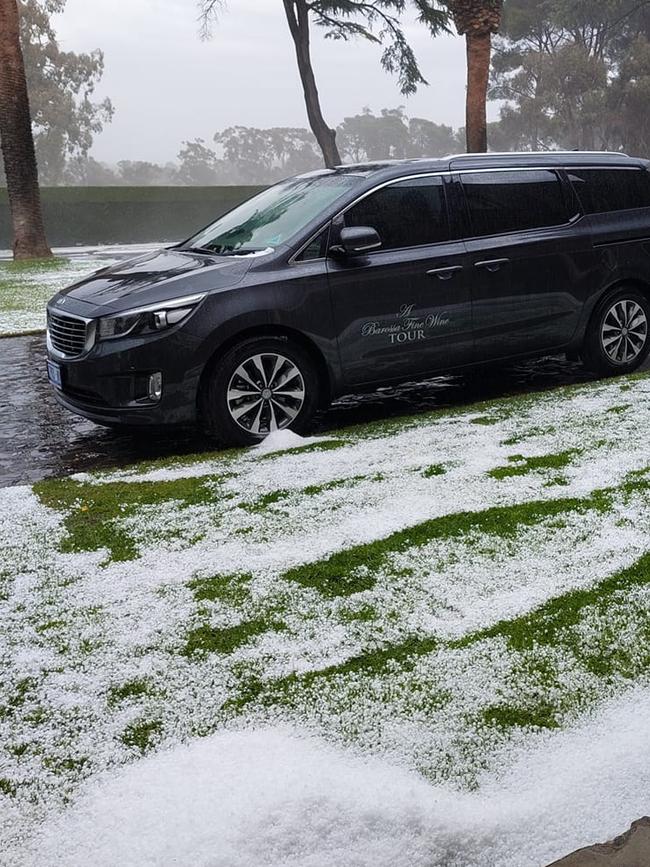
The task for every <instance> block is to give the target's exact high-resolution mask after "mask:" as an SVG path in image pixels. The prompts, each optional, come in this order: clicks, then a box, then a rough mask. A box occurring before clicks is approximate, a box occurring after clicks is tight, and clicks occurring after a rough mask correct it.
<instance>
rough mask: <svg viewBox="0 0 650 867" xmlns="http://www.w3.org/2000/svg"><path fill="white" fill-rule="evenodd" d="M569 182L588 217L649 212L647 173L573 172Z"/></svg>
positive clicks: (649, 181) (608, 170) (648, 178)
mask: <svg viewBox="0 0 650 867" xmlns="http://www.w3.org/2000/svg"><path fill="white" fill-rule="evenodd" d="M569 178H570V179H571V183H572V184H573V187H574V189H575V190H576V192H577V194H578V197H579V199H580V201H581V203H582V207H583V208H584V211H585V213H586V214H604V213H608V212H610V211H627V210H630V209H632V208H650V172H649V171H646V170H645V169H641V168H633V169H632V168H630V169H626V168H620V169H571V170H570V171H569Z"/></svg>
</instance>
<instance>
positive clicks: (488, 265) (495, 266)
mask: <svg viewBox="0 0 650 867" xmlns="http://www.w3.org/2000/svg"><path fill="white" fill-rule="evenodd" d="M509 264H510V259H486V260H485V261H484V262H476V263H475V264H474V267H475V268H485V269H486V271H500V270H501V268H503V266H504V265H509Z"/></svg>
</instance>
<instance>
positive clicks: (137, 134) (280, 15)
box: [56, 0, 495, 162]
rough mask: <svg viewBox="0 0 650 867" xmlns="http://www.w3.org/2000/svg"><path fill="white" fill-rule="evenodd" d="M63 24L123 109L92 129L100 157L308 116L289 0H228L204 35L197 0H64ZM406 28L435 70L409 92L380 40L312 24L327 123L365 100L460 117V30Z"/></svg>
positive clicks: (68, 42)
mask: <svg viewBox="0 0 650 867" xmlns="http://www.w3.org/2000/svg"><path fill="white" fill-rule="evenodd" d="M56 26H57V31H58V33H59V37H60V42H61V45H62V47H63V48H65V49H66V50H73V51H89V50H91V49H93V48H101V49H102V50H103V51H104V55H105V62H106V71H105V74H104V78H103V80H102V83H101V85H100V87H99V89H98V92H97V95H98V96H102V97H103V96H105V95H107V96H110V98H111V99H112V100H113V103H114V105H115V117H114V119H113V122H112V123H111V124H110V125H109V126H107V128H106V130H105V131H104V132H103V133H102V135H101V136H98V137H97V138H96V140H95V145H94V148H93V155H94V156H95V157H96V158H97V159H100V160H106V161H109V162H112V161H116V160H118V159H142V160H152V161H156V162H165V161H167V160H173V159H174V158H175V156H176V154H177V153H178V151H179V149H180V144H181V142H182V141H183V140H186V139H193V138H196V137H201V138H204V139H206V140H207V141H211V139H212V136H213V135H214V133H215V132H216V130H218V129H223V128H225V127H227V126H230V125H232V124H243V125H246V126H259V127H264V126H307V120H306V117H305V109H304V104H303V101H302V91H301V88H300V82H299V78H298V72H297V69H296V61H295V57H294V54H293V44H292V42H291V38H290V36H289V32H288V29H287V24H286V19H285V18H284V12H283V9H282V3H281V0H228V3H227V6H226V8H225V11H224V12H223V13H222V15H221V16H220V20H219V22H218V23H217V24H216V26H215V27H214V32H213V36H212V39H211V40H210V41H208V42H201V40H200V39H199V35H198V30H199V26H198V22H197V7H196V3H195V2H194V0H68V2H67V6H66V10H65V12H64V13H63V14H62V15H61V16H60V17H59V18H58V19H57V22H56ZM407 31H408V35H409V38H410V41H411V44H412V45H413V46H414V48H415V50H416V52H417V55H418V59H419V61H420V64H421V68H422V71H423V73H424V77H425V78H426V79H427V80H428V81H429V87H422V88H421V89H420V90H419V91H418V93H417V94H416V95H415V96H412V97H410V98H409V99H408V100H407V99H405V98H404V97H403V96H402V95H401V94H400V92H399V89H398V87H397V85H396V84H395V80H394V79H393V78H391V77H390V76H389V75H387V74H386V73H385V72H384V71H383V70H382V69H381V67H380V65H379V57H380V53H381V49H379V48H378V47H377V46H373V45H370V44H368V43H362V42H355V43H347V44H346V43H344V42H336V41H333V40H329V39H327V40H326V39H324V38H323V36H322V35H321V33H320V32H319V28H314V40H313V42H314V44H313V55H314V64H315V67H316V75H317V80H318V82H319V87H320V91H321V97H322V101H323V107H324V111H325V114H326V117H327V120H328V122H329V123H330V124H332V125H335V124H337V123H339V122H340V121H341V120H342V119H343V118H344V117H345V116H347V115H350V114H356V113H357V112H359V111H361V109H362V108H363V107H364V106H370V107H371V108H372V109H374V110H375V111H379V109H381V108H386V107H388V108H393V107H395V106H397V105H405V106H406V109H407V113H408V114H409V115H411V116H418V117H427V118H430V119H431V120H435V121H436V122H438V123H446V124H449V125H451V126H454V127H457V126H461V125H463V123H464V120H463V116H464V94H465V47H464V41H463V40H462V39H460V38H458V37H451V36H448V37H440V38H438V39H435V40H433V39H432V38H431V37H430V36H429V35H428V33H427V31H426V29H425V28H424V27H422V26H421V25H418V24H416V23H415V21H413V20H409V21H408V23H407ZM491 114H492V116H495V109H494V108H493V109H492V112H491Z"/></svg>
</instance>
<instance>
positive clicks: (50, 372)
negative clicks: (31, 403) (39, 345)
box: [47, 361, 63, 388]
mask: <svg viewBox="0 0 650 867" xmlns="http://www.w3.org/2000/svg"><path fill="white" fill-rule="evenodd" d="M47 376H48V379H49V380H50V382H51V383H52V385H55V386H56V387H57V388H62V386H63V382H62V380H61V367H60V365H58V364H56V363H55V362H54V361H48V362H47Z"/></svg>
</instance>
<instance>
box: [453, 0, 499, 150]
mask: <svg viewBox="0 0 650 867" xmlns="http://www.w3.org/2000/svg"><path fill="white" fill-rule="evenodd" d="M446 5H447V7H448V9H449V11H450V12H451V15H452V18H453V19H454V24H455V25H456V30H458V33H459V35H460V36H464V37H465V42H466V46H467V97H466V99H467V103H466V130H465V131H466V136H467V150H468V151H469V153H485V152H486V151H487V91H488V81H489V77H490V61H491V59H492V35H493V34H494V33H498V32H499V28H500V27H501V14H502V11H503V0H447V2H446Z"/></svg>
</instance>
